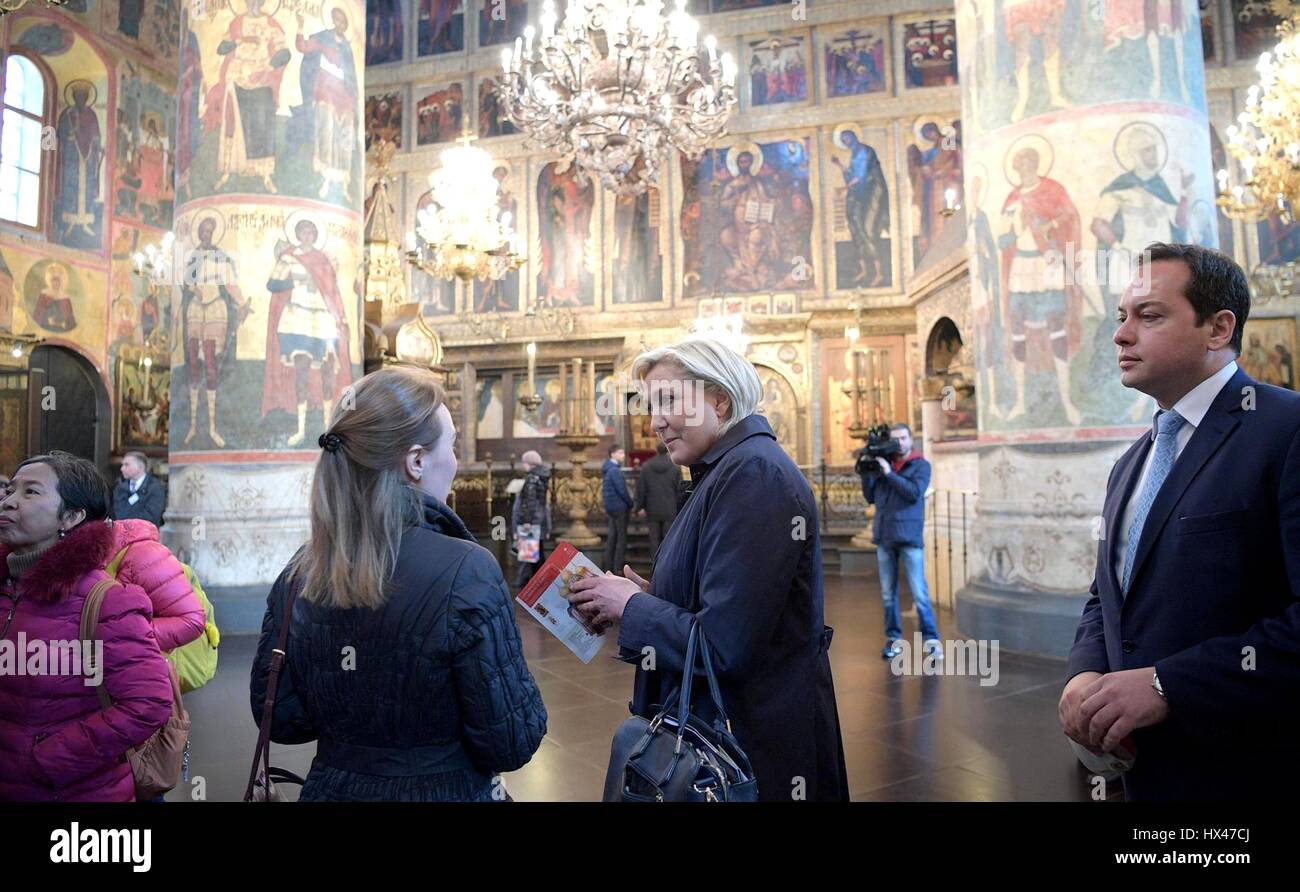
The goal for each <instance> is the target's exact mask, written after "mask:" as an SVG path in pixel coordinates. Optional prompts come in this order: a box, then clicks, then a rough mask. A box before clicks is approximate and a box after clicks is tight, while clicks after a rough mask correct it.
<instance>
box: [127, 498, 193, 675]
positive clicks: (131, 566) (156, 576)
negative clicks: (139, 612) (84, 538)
mask: <svg viewBox="0 0 1300 892" xmlns="http://www.w3.org/2000/svg"><path fill="white" fill-rule="evenodd" d="M111 527H112V530H113V535H114V540H113V554H117V553H118V552H119V551H121V550H122V549H123V548H127V552H126V557H124V558H122V563H121V564H120V565H118V568H117V578H118V579H120V580H121V581H122V582H124V583H129V584H132V585H138V586H140V588H142V589H144V592H145V594H146V595H148V596H149V600H150V601H151V602H152V603H153V631H154V634H155V635H157V636H158V647H160V648H161V649H162V651H163V653H167V652H168V651H171V650H175V649H176V648H178V647H180V646H181V645H182V644H189V643H190V642H191V641H193V640H194V639H195V638H198V637H199V636H200V635H202V634H203V629H204V620H205V618H204V615H203V605H202V604H201V603H199V597H198V595H196V594H194V589H193V588H191V587H190V583H189V580H188V579H186V578H185V571H184V569H182V568H181V562H180V561H178V560H176V557H175V556H174V555H173V554H172V553H171V552H170V551H168V550H167V546H165V545H163V544H162V542H160V541H158V528H157V527H156V526H154V525H153V524H151V523H150V522H149V521H147V520H115V521H113V523H112V524H111ZM127 546H130V547H129V548H128V547H127ZM112 559H113V556H112V555H109V560H112Z"/></svg>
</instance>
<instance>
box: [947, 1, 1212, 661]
mask: <svg viewBox="0 0 1300 892" xmlns="http://www.w3.org/2000/svg"><path fill="white" fill-rule="evenodd" d="M1197 15H1198V13H1197V4H1195V3H1189V2H1182V3H1179V2H1178V0H1154V2H1153V0H1145V2H1144V0H1107V2H1105V3H1071V2H1067V0H1003V2H1001V3H995V2H994V0H973V2H963V3H959V4H958V22H957V36H958V55H959V58H960V60H961V66H962V67H961V84H962V122H963V131H964V134H963V143H964V146H965V148H966V151H967V159H966V164H965V177H966V182H965V186H966V190H965V194H966V204H967V220H968V233H967V234H968V238H969V242H968V245H969V248H970V270H971V280H972V281H971V284H972V288H971V293H972V295H973V301H974V311H975V312H974V317H975V319H976V320H977V321H976V329H977V330H976V332H975V337H976V356H977V362H978V367H977V371H978V393H979V400H978V403H979V432H980V434H979V436H980V459H979V462H980V503H979V512H978V516H977V519H976V522H975V529H974V530H973V539H974V542H973V545H974V551H975V560H974V562H973V565H974V566H973V575H972V581H971V583H970V584H969V585H968V586H967V587H966V588H965V589H964V590H963V591H962V592H961V594H960V595H959V596H958V624H959V626H960V627H961V630H962V631H963V632H964V633H966V634H970V635H975V636H978V637H982V638H999V639H1001V641H1002V645H1003V646H1004V647H1007V648H1010V649H1013V650H1027V651H1037V652H1044V653H1053V652H1054V653H1062V652H1064V651H1065V650H1067V649H1068V647H1069V644H1070V643H1071V641H1072V640H1073V634H1074V628H1075V625H1076V624H1077V621H1078V617H1079V614H1080V612H1081V610H1082V607H1083V600H1082V599H1083V598H1084V597H1085V596H1086V593H1087V590H1088V587H1089V585H1090V584H1091V581H1092V575H1093V569H1094V565H1095V563H1096V559H1097V542H1098V538H1099V537H1100V536H1101V534H1102V533H1101V527H1100V522H1099V520H1097V518H1099V517H1100V514H1101V510H1102V502H1103V497H1104V492H1105V485H1106V479H1107V476H1108V474H1109V471H1110V466H1111V464H1112V463H1113V462H1114V460H1115V459H1116V458H1117V457H1118V455H1119V454H1120V453H1121V452H1123V450H1124V449H1125V448H1127V446H1128V444H1130V443H1131V442H1132V441H1133V439H1134V438H1135V437H1136V436H1137V435H1138V434H1139V433H1141V431H1143V430H1145V429H1147V428H1148V427H1149V425H1150V422H1151V412H1152V410H1153V409H1154V403H1153V401H1151V400H1150V399H1149V398H1148V397H1146V396H1144V395H1143V394H1141V393H1138V392H1137V391H1133V390H1127V389H1125V388H1124V387H1123V386H1121V385H1120V383H1119V373H1118V369H1117V367H1116V348H1115V345H1114V344H1113V342H1112V340H1111V338H1112V336H1113V334H1114V331H1115V324H1116V323H1115V308H1116V305H1117V303H1118V300H1119V297H1120V294H1121V293H1122V292H1123V290H1124V288H1125V286H1126V285H1127V284H1128V282H1129V279H1130V278H1131V271H1132V267H1133V262H1132V261H1133V256H1134V254H1135V253H1138V252H1140V251H1141V250H1142V249H1143V248H1144V247H1145V246H1146V245H1147V244H1149V243H1151V242H1153V241H1177V242H1196V243H1199V244H1203V245H1216V244H1217V238H1218V234H1217V229H1216V218H1215V207H1214V181H1213V176H1212V170H1211V161H1210V137H1209V125H1208V121H1207V117H1206V99H1205V84H1204V66H1203V63H1202V50H1201V30H1200V26H1199V22H1198V18H1197Z"/></svg>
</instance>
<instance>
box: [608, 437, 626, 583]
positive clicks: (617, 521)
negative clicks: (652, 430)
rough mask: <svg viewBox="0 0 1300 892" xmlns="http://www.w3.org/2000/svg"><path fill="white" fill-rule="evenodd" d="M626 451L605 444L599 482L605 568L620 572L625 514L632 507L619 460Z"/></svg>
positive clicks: (624, 547)
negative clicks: (605, 527)
mask: <svg viewBox="0 0 1300 892" xmlns="http://www.w3.org/2000/svg"><path fill="white" fill-rule="evenodd" d="M626 457H627V453H626V452H624V451H623V447H622V446H611V447H609V458H608V459H606V460H605V466H604V468H602V469H601V475H602V477H603V481H602V483H601V487H600V489H601V495H602V496H603V497H604V500H605V514H606V516H607V517H608V520H609V532H608V533H607V534H606V536H605V569H606V570H613V571H614V572H615V573H622V572H623V558H624V556H625V555H626V554H627V513H628V512H629V511H631V510H632V494H631V493H630V492H628V491H627V481H626V480H624V479H623V459H624V458H626Z"/></svg>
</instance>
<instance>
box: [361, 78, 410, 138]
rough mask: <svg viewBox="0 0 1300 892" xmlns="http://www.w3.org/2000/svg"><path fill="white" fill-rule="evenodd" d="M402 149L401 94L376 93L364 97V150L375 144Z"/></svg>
mask: <svg viewBox="0 0 1300 892" xmlns="http://www.w3.org/2000/svg"><path fill="white" fill-rule="evenodd" d="M385 140H386V141H387V142H391V143H392V144H393V145H394V146H396V147H397V148H399V149H400V148H401V147H402V93H401V91H400V90H399V91H397V92H392V93H376V94H374V95H372V96H367V97H366V148H367V149H369V148H370V147H371V146H372V145H374V144H375V143H376V142H380V141H385Z"/></svg>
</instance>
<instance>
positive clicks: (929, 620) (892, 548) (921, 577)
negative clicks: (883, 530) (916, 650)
mask: <svg viewBox="0 0 1300 892" xmlns="http://www.w3.org/2000/svg"><path fill="white" fill-rule="evenodd" d="M876 560H877V562H878V563H879V565H880V597H881V600H882V601H884V604H885V640H886V641H895V640H897V639H899V638H902V637H903V623H902V619H901V618H900V617H899V613H898V567H899V564H902V567H903V572H904V573H906V574H907V587H908V588H909V589H910V590H911V592H912V601H913V602H915V604H916V616H917V619H919V620H920V621H921V640H922V641H928V640H929V639H931V638H938V637H939V628H938V626H936V625H935V622H934V609H933V608H932V607H931V606H930V590H929V589H928V588H926V585H925V549H924V548H921V547H920V546H919V545H877V546H876Z"/></svg>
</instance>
